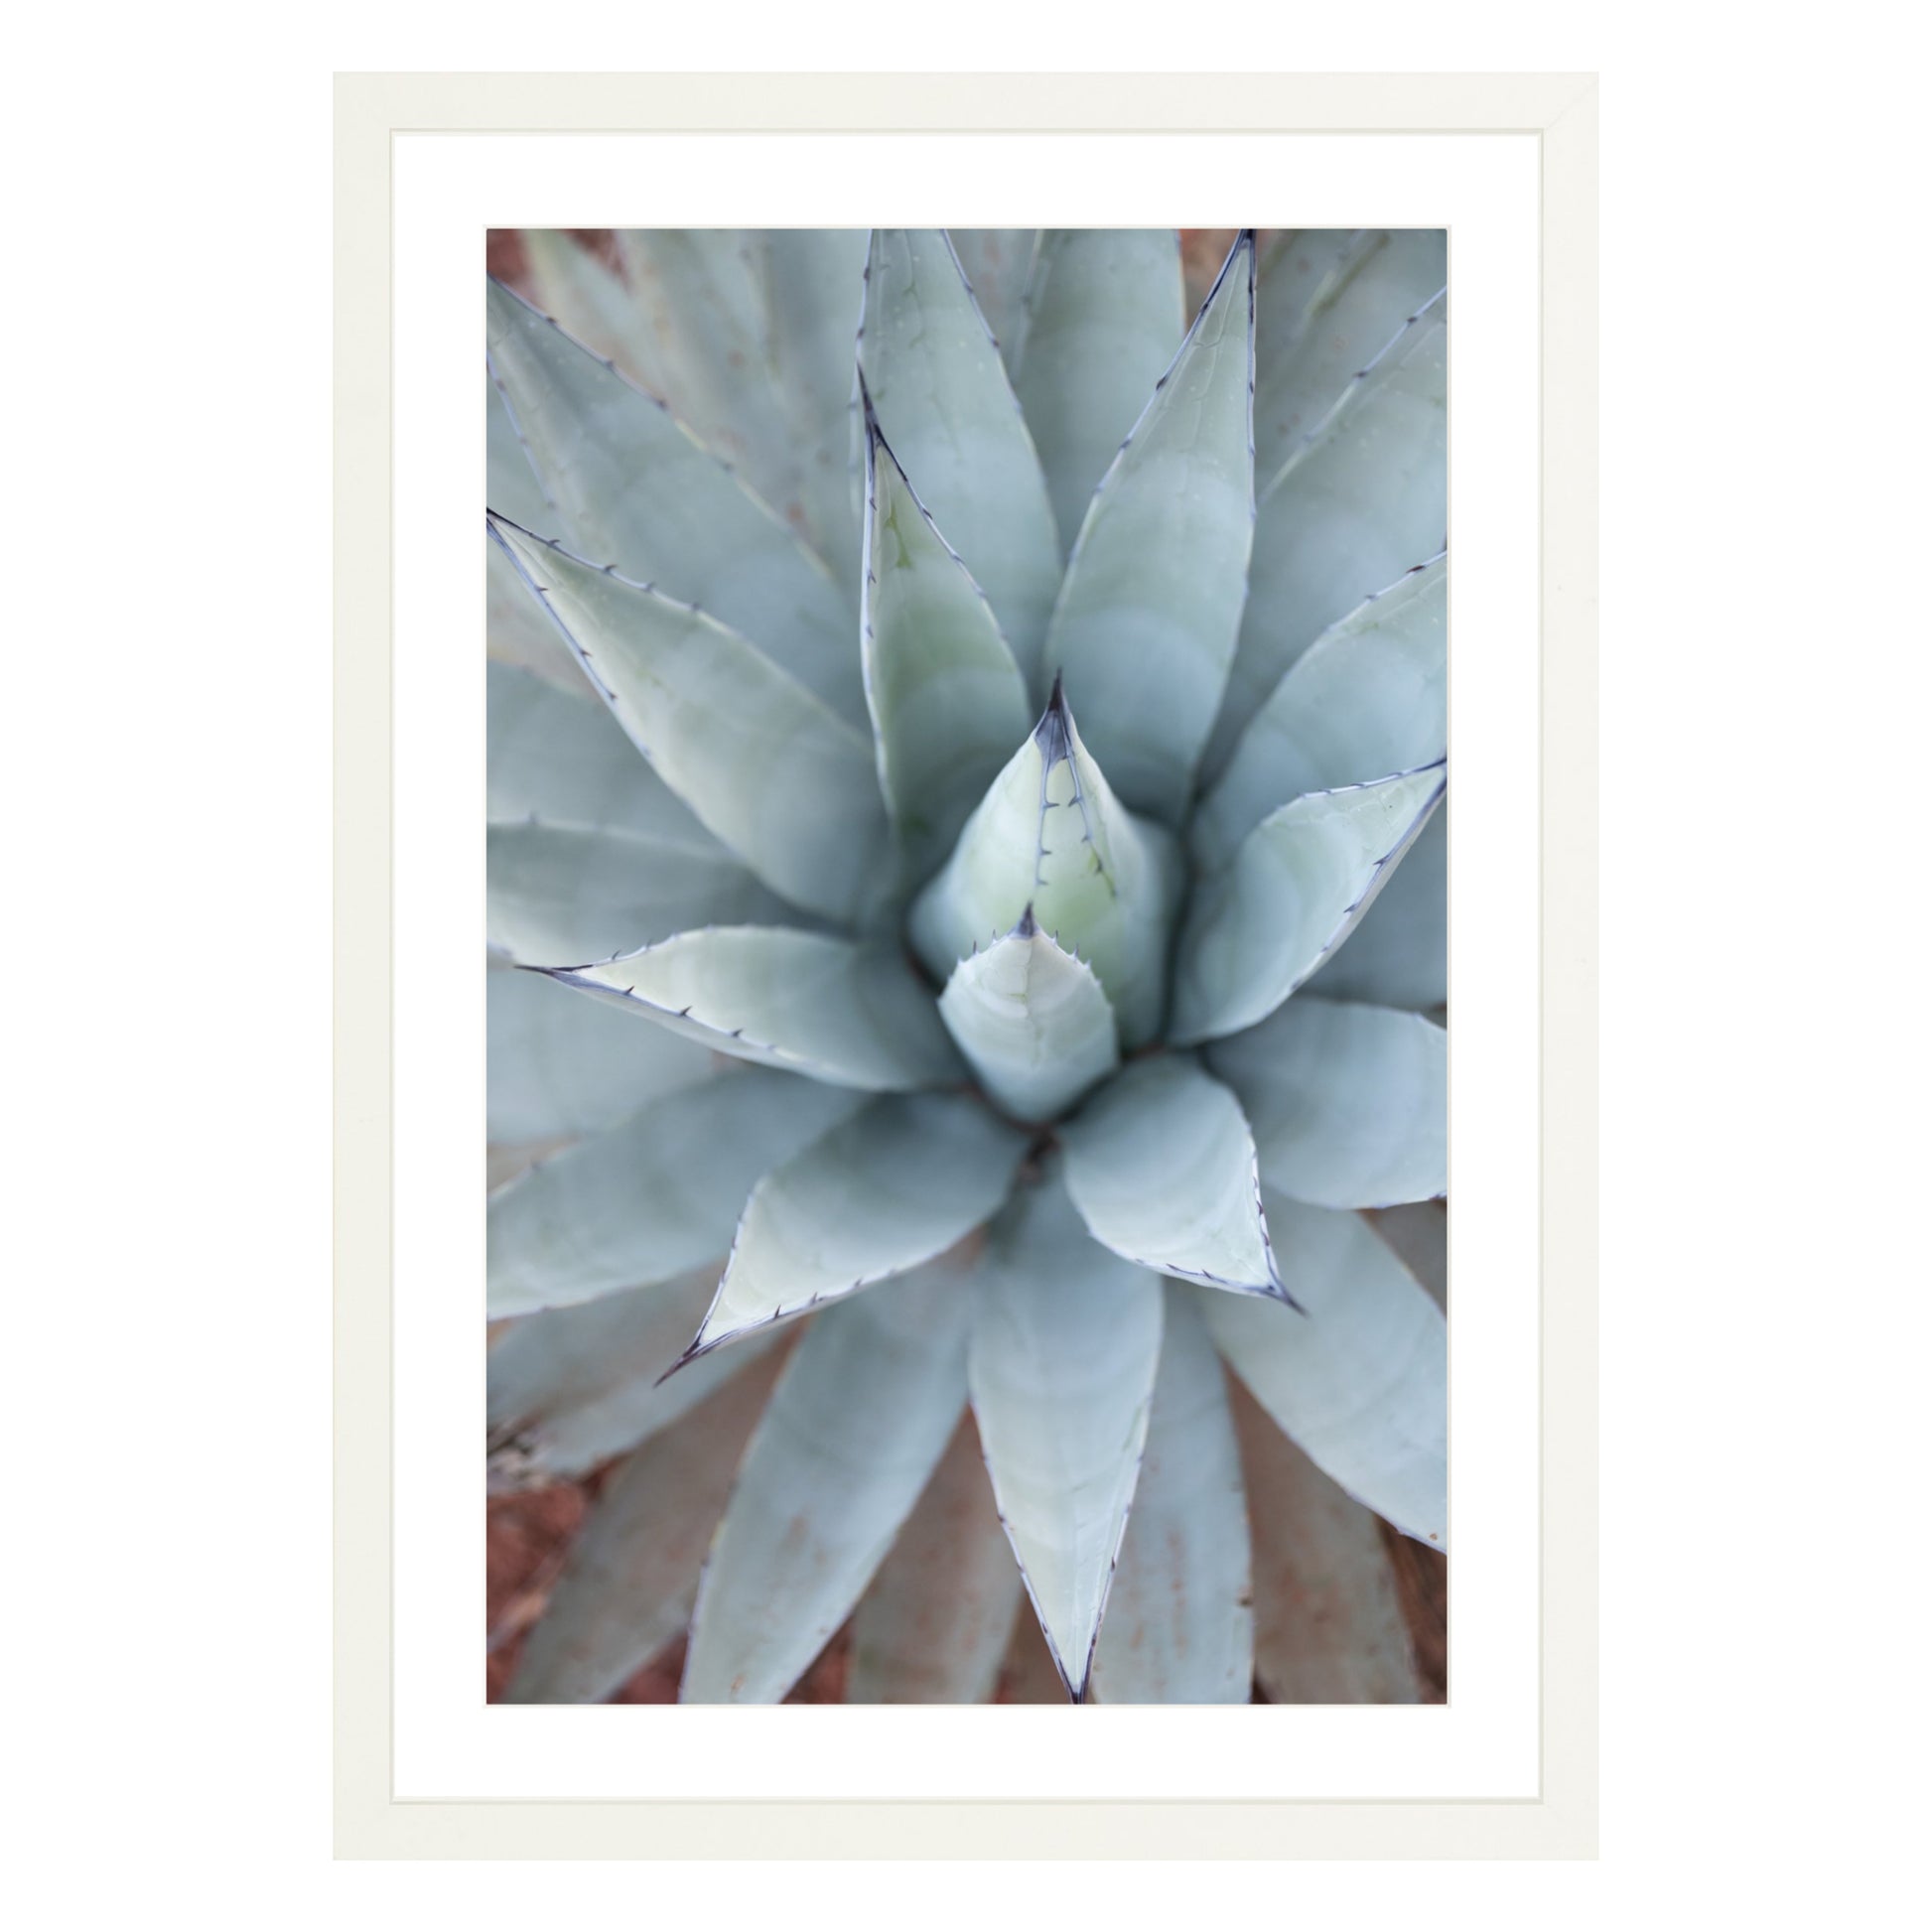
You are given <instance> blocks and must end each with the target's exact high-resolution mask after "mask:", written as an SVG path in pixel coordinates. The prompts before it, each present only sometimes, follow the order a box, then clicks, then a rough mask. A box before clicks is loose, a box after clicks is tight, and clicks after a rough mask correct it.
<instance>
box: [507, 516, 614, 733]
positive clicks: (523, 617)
mask: <svg viewBox="0 0 1932 1932" xmlns="http://www.w3.org/2000/svg"><path fill="white" fill-rule="evenodd" d="M483 549H484V551H485V553H486V557H485V562H484V580H483V598H484V605H483V640H484V643H485V645H486V646H487V649H488V655H489V661H490V662H491V663H492V664H505V665H513V666H515V667H516V668H517V669H519V670H524V671H528V672H530V673H531V674H532V675H534V676H536V677H540V678H542V679H544V680H545V681H546V682H547V683H550V684H554V685H556V686H557V687H558V689H559V690H563V691H569V692H573V693H579V694H582V695H584V696H589V695H590V691H591V687H590V683H589V681H588V680H587V679H586V678H585V676H584V671H583V667H582V666H581V665H580V664H579V663H578V662H577V660H576V658H574V657H573V656H571V654H570V646H569V645H568V644H567V643H565V642H564V640H563V639H562V638H561V637H560V636H558V634H557V626H556V625H555V624H554V623H552V622H551V621H550V616H549V613H548V612H546V611H545V610H544V608H543V606H542V604H541V603H539V602H538V601H537V599H536V598H534V597H533V596H531V594H530V587H529V585H527V584H526V583H525V582H524V581H523V574H522V572H521V571H519V570H518V569H517V567H516V566H515V565H514V564H513V563H511V562H510V560H509V558H508V557H506V556H505V555H504V554H503V549H502V546H501V545H500V544H498V543H496V542H493V541H492V540H491V539H490V537H489V535H488V533H487V532H485V533H484V536H483Z"/></svg>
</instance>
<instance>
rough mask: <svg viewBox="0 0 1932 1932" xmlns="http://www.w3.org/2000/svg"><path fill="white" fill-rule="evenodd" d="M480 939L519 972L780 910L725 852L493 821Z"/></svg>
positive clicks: (781, 913)
mask: <svg viewBox="0 0 1932 1932" xmlns="http://www.w3.org/2000/svg"><path fill="white" fill-rule="evenodd" d="M488 879H489V893H488V901H487V909H486V926H487V931H488V936H489V943H490V945H491V946H492V947H494V948H496V949H497V950H498V951H500V952H502V953H505V954H507V955H508V957H510V958H511V959H513V960H516V961H517V962H519V963H520V964H522V965H526V966H577V965H581V964H582V963H583V962H584V961H586V960H591V959H607V958H609V957H610V956H611V955H612V954H614V953H626V952H630V951H633V950H634V949H635V948H637V947H638V946H644V945H649V944H651V943H652V942H653V941H655V940H659V939H668V938H669V937H670V936H671V934H673V933H674V932H685V931H688V930H690V929H691V928H692V927H693V926H704V925H710V924H713V923H717V922H727V923H737V922H740V921H749V920H755V919H769V918H783V917H785V916H786V908H785V907H784V905H783V904H782V903H781V902H780V901H779V900H778V899H776V898H775V897H772V895H771V894H770V893H768V892H767V891H766V890H765V889H764V888H763V887H762V886H761V885H759V882H758V880H757V879H756V878H755V877H754V876H753V875H752V874H751V873H750V872H748V871H747V870H746V869H745V868H744V867H743V866H741V865H740V864H739V863H738V861H737V860H736V859H734V858H733V857H732V856H731V855H730V854H729V853H726V852H716V853H707V852H697V851H693V850H692V849H691V848H690V847H689V846H688V845H684V844H682V843H680V842H678V841H676V840H672V839H661V838H652V837H645V836H641V835H639V834H637V833H634V832H608V831H607V832H600V831H593V830H592V829H591V828H590V827H588V826H583V825H546V824H542V823H539V822H537V821H528V822H526V823H523V824H519V825H492V826H490V828H489V832H488Z"/></svg>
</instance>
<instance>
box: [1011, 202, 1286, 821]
mask: <svg viewBox="0 0 1932 1932" xmlns="http://www.w3.org/2000/svg"><path fill="white" fill-rule="evenodd" d="M1253 398H1254V235H1253V231H1252V230H1249V229H1244V230H1243V231H1242V237H1241V239H1240V240H1239V241H1238V242H1237V243H1236V244H1235V247H1234V251H1233V252H1232V253H1231V254H1230V255H1229V257H1228V259H1227V263H1226V265H1225V266H1224V267H1223V268H1222V270H1221V274H1220V278H1219V279H1218V280H1217V281H1216V283H1215V285H1214V287H1213V290H1212V291H1211V292H1210V293H1209V295H1208V298H1207V301H1206V302H1205V303H1204V304H1203V305H1202V308H1201V312H1200V314H1199V315H1198V316H1197V317H1196V318H1195V320H1194V326H1193V327H1192V328H1191V329H1190V330H1189V331H1188V332H1187V337H1186V340H1185V341H1184V342H1183V343H1182V344H1181V345H1180V349H1179V352H1178V353H1177V354H1176V355H1175V356H1174V359H1173V363H1172V364H1171V365H1170V367H1169V369H1168V372H1167V374H1166V375H1164V376H1162V378H1161V380H1160V382H1159V384H1158V385H1157V387H1156V389H1155V391H1154V398H1153V400H1152V401H1151V402H1149V403H1148V405H1147V408H1146V411H1145V413H1144V414H1143V415H1142V416H1141V418H1140V420H1139V421H1138V422H1137V423H1136V424H1135V425H1134V429H1133V434H1132V435H1131V436H1130V437H1129V439H1128V441H1127V442H1126V443H1125V444H1124V445H1123V446H1122V448H1121V451H1120V454H1119V456H1118V457H1117V458H1116V459H1115V460H1114V464H1113V467H1112V468H1111V469H1110V470H1109V471H1108V472H1107V475H1106V477H1105V479H1104V481H1103V482H1102V483H1101V485H1100V488H1099V490H1098V492H1097V493H1096V494H1095V496H1094V498H1093V501H1092V503H1091V504H1090V505H1089V507H1088V509H1087V513H1086V521H1085V522H1084V523H1082V524H1081V526H1080V534H1079V538H1078V540H1077V541H1076V542H1075V543H1074V546H1073V555H1072V558H1071V559H1070V561H1069V562H1068V564H1067V568H1066V581H1065V583H1064V584H1063V585H1062V586H1061V588H1060V594H1059V601H1058V602H1057V603H1056V604H1055V605H1054V607H1053V618H1052V622H1051V624H1050V626H1049V627H1048V629H1047V633H1046V646H1045V658H1044V661H1045V662H1046V663H1047V664H1048V665H1050V666H1051V667H1052V668H1053V669H1054V670H1055V671H1057V672H1059V673H1061V674H1063V675H1064V676H1065V678H1066V679H1067V681H1068V683H1070V684H1071V686H1072V687H1073V689H1074V690H1075V691H1077V692H1078V693H1079V694H1080V708H1081V711H1082V714H1083V715H1084V716H1085V718H1086V721H1087V732H1088V736H1089V737H1090V738H1091V739H1092V741H1093V746H1094V752H1095V756H1096V757H1097V758H1098V759H1100V761H1101V762H1102V763H1103V764H1104V765H1105V766H1106V768H1107V770H1108V772H1109V773H1110V774H1111V776H1112V779H1113V782H1114V785H1115V788H1116V789H1117V790H1118V791H1119V792H1120V795H1121V796H1122V797H1123V798H1124V799H1126V801H1127V802H1128V804H1129V805H1130V806H1132V807H1133V808H1134V810H1136V811H1141V812H1151V813H1153V814H1154V815H1155V816H1156V817H1158V818H1160V819H1162V820H1163V821H1164V822H1166V823H1167V824H1170V825H1174V824H1178V823H1179V821H1180V819H1181V817H1182V816H1183V814H1184V813H1185V810H1186V805H1187V800H1188V798H1189V796H1190V795H1191V793H1192V790H1193V781H1194V766H1195V764H1196V762H1197V761H1198V759H1199V758H1200V753H1201V747H1202V746H1203V745H1204V744H1206V742H1207V734H1208V731H1209V730H1210V728H1211V727H1212V726H1213V723H1214V714H1215V708H1216V706H1217V705H1218V704H1219V703H1220V697H1221V690H1222V687H1223V686H1224V685H1225V683H1226V682H1227V675H1228V666H1229V665H1230V664H1231V663H1232V662H1233V660H1234V649H1235V638H1236V635H1237V633H1238V631H1239V630H1240V627H1241V606H1242V601H1243V598H1244V597H1245V595H1246V585H1247V575H1248V553H1249V550H1250V548H1251V546H1252V545H1253V543H1254V536H1255V498H1254V448H1253V444H1252V442H1251V440H1250V422H1251V415H1252V407H1253Z"/></svg>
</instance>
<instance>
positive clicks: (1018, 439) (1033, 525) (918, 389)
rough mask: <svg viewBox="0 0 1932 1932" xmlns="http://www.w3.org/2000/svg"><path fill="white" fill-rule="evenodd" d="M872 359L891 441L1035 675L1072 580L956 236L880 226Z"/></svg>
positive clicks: (1023, 664) (874, 261)
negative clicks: (1065, 578)
mask: <svg viewBox="0 0 1932 1932" xmlns="http://www.w3.org/2000/svg"><path fill="white" fill-rule="evenodd" d="M859 356H860V363H861V366H862V367H863V369H864V372H865V378H866V382H867V385H868V387H869V388H870V390H871V393H872V400H873V407H874V408H875V409H876V410H877V411H878V413H879V421H880V423H881V425H882V426H883V427H884V429H885V432H886V436H887V438H888V440H889V441H890V442H891V443H892V446H893V449H894V451H895V453H896V454H897V457H898V460H899V462H900V463H901V464H902V465H903V466H904V468H905V474H906V475H907V476H908V477H910V478H911V480H912V483H913V486H914V487H915V488H916V489H917V490H918V492H919V500H920V501H921V502H922V503H924V504H925V506H926V508H927V509H928V510H930V511H931V512H932V517H933V521H934V522H936V523H937V524H938V526H939V527H940V529H942V530H944V531H945V533H946V540H947V541H948V542H949V543H950V544H951V545H952V546H953V548H954V549H955V550H957V551H958V552H959V554H960V556H961V557H963V558H964V559H965V561H966V568H967V569H968V570H970V571H971V572H972V573H973V579H974V581H975V582H976V583H977V584H978V585H979V586H980V588H981V589H982V590H984V591H985V592H986V595H987V599H988V601H989V602H990V603H991V604H992V606H993V611H994V615H995V616H996V617H997V618H998V619H999V621H1000V628H1001V630H1002V631H1003V632H1004V633H1005V635H1006V639H1007V641H1008V643H1009V644H1011V645H1012V647H1013V654H1014V657H1015V659H1016V661H1017V662H1018V663H1019V665H1020V668H1021V670H1022V671H1023V672H1024V673H1025V674H1026V675H1027V677H1028V679H1029V681H1030V682H1031V681H1032V680H1033V678H1034V677H1035V667H1036V666H1037V664H1038V661H1039V640H1040V638H1041V637H1042V636H1043V635H1044V634H1045V630H1046V617H1047V613H1048V612H1049V611H1050V610H1051V608H1052V603H1053V592H1054V590H1055V589H1056V588H1057V587H1058V584H1059V578H1060V543H1059V537H1058V535H1057V533H1056V532H1055V530H1054V527H1053V508H1052V505H1051V503H1049V502H1048V501H1047V497H1046V480H1045V478H1044V477H1043V476H1042V475H1041V474H1040V468H1039V458H1038V456H1037V455H1036V454H1035V450H1034V444H1033V438H1032V437H1031V436H1030V435H1029V434H1028V433H1027V425H1026V421H1025V419H1024V418H1023V417H1022V416H1021V413H1020V404H1019V403H1018V401H1017V400H1016V399H1015V397H1014V393H1013V387H1012V384H1011V383H1009V382H1008V380H1007V373H1006V370H1005V368H1004V367H1003V366H1002V365H1001V361H1000V351H999V350H998V348H996V347H995V346H994V344H993V340H992V338H991V337H990V336H989V335H988V334H987V331H986V325H985V324H984V323H983V322H982V321H981V319H980V313H979V311H978V310H977V309H976V308H975V307H974V306H973V298H972V296H971V295H970V294H969V293H968V291H967V287H966V282H965V279H964V277H963V276H962V274H961V273H960V267H959V263H958V262H957V261H956V260H955V259H954V257H953V252H952V249H951V248H950V246H948V244H947V241H946V237H945V235H944V233H943V232H942V231H941V230H939V229H937V228H877V229H875V230H874V231H873V237H872V252H871V256H870V258H869V260H868V263H867V267H866V308H865V324H864V328H863V330H862V332H861V335H860V340H859Z"/></svg>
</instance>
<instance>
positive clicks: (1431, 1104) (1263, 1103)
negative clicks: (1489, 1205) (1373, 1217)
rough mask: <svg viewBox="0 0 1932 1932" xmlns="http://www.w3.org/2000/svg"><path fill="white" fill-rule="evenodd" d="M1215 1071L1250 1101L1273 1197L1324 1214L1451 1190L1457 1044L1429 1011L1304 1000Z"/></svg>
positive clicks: (1217, 1049) (1238, 1046)
mask: <svg viewBox="0 0 1932 1932" xmlns="http://www.w3.org/2000/svg"><path fill="white" fill-rule="evenodd" d="M1207 1063H1208V1065H1209V1066H1211V1067H1212V1068H1213V1069H1214V1071H1215V1072H1216V1073H1218V1074H1219V1075H1220V1076H1221V1078H1222V1079H1224V1080H1225V1081H1226V1082H1227V1083H1228V1085H1229V1086H1231V1087H1232V1088H1233V1089H1234V1090H1235V1092H1236V1093H1238V1094H1239V1095H1240V1096H1241V1104H1242V1106H1243V1107H1244V1108H1246V1110H1247V1115H1248V1120H1249V1123H1250V1124H1251V1125H1252V1127H1253V1128H1254V1136H1255V1146H1256V1148H1257V1150H1258V1152H1259V1155H1260V1159H1261V1177H1262V1179H1263V1180H1264V1181H1265V1182H1266V1183H1267V1184H1268V1186H1270V1187H1271V1188H1274V1189H1276V1190H1277V1191H1279V1192H1281V1193H1284V1194H1287V1195H1289V1196H1290V1197H1291V1198H1292V1199H1295V1200H1299V1201H1308V1202H1310V1203H1311V1205H1313V1206H1316V1207H1388V1206H1390V1205H1392V1204H1394V1203H1395V1202H1398V1201H1416V1200H1427V1199H1430V1198H1431V1197H1432V1196H1434V1195H1437V1194H1441V1193H1444V1192H1446V1191H1447V1190H1448V1187H1449V1035H1448V1034H1447V1033H1445V1032H1444V1031H1443V1029H1442V1028H1441V1027H1436V1026H1432V1025H1431V1024H1430V1023H1429V1022H1428V1021H1427V1020H1425V1019H1424V1018H1423V1017H1422V1016H1421V1015H1420V1014H1416V1013H1397V1012H1394V1011H1392V1010H1391V1009H1389V1008H1387V1007H1368V1006H1352V1005H1345V1004H1343V1003H1341V1002H1339V1001H1335V1000H1317V999H1314V998H1312V997H1311V996H1310V995H1307V994H1305V995H1303V996H1302V997H1301V998H1300V999H1296V1000H1290V1001H1289V1002H1288V1004H1287V1005H1286V1006H1283V1007H1281V1008H1280V1009H1279V1010H1278V1011H1276V1012H1275V1013H1272V1014H1270V1015H1269V1017H1268V1018H1267V1019H1266V1020H1264V1021H1263V1022H1262V1024H1261V1025H1260V1026H1259V1027H1256V1028H1255V1029H1254V1030H1253V1031H1252V1032H1250V1033H1245V1034H1236V1035H1234V1036H1233V1037H1232V1038H1230V1039H1221V1040H1216V1041H1215V1042H1214V1044H1213V1045H1212V1046H1210V1047H1209V1048H1208V1050H1207Z"/></svg>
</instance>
